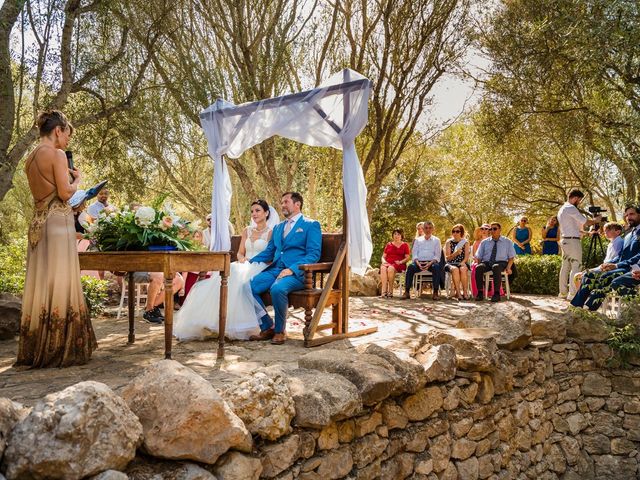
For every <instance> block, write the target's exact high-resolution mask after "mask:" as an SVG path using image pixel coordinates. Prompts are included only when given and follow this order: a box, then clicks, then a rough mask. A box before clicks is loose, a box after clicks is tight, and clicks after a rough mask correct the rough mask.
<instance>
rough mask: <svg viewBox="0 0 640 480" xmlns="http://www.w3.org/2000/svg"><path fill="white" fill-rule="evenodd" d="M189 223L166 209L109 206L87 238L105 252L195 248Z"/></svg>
mask: <svg viewBox="0 0 640 480" xmlns="http://www.w3.org/2000/svg"><path fill="white" fill-rule="evenodd" d="M193 233H194V231H193V229H192V228H191V227H190V226H189V222H187V221H186V220H184V219H182V218H180V217H179V216H178V215H176V214H175V212H173V210H172V209H171V207H170V205H168V204H165V205H164V206H163V207H162V208H158V207H157V206H156V208H154V207H149V206H141V207H138V208H137V209H135V210H130V209H129V208H128V207H125V208H124V209H122V210H115V209H112V208H109V207H107V208H105V209H104V210H103V211H102V212H100V215H99V216H98V218H97V219H95V220H94V221H93V222H92V223H90V224H89V225H88V226H87V227H86V233H85V238H88V239H89V240H91V242H92V244H94V245H95V247H96V248H97V249H98V250H99V251H101V252H109V251H123V250H124V251H126V250H194V249H195V248H196V247H195V244H194V242H193V241H192V238H193Z"/></svg>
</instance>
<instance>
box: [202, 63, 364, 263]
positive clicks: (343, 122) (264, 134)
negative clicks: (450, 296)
mask: <svg viewBox="0 0 640 480" xmlns="http://www.w3.org/2000/svg"><path fill="white" fill-rule="evenodd" d="M370 90H371V82H370V81H369V80H368V79H367V78H365V77H363V76H362V75H360V74H359V73H357V72H355V71H353V70H349V69H345V70H343V71H341V72H338V73H336V74H334V75H332V76H331V77H330V78H329V79H328V80H327V81H325V82H324V83H323V84H322V85H321V86H319V87H318V88H314V89H313V90H308V91H305V92H300V93H294V94H290V95H284V96H282V97H275V98H270V99H267V100H260V101H258V102H253V103H245V104H242V105H234V104H233V103H230V102H227V101H225V100H222V99H218V100H217V101H216V102H215V103H214V104H213V105H211V106H209V107H208V108H207V109H205V110H204V111H203V112H202V113H200V122H201V124H202V128H203V129H204V132H205V135H206V137H207V141H208V143H209V155H210V156H211V158H213V161H214V177H213V197H212V199H211V211H212V219H213V229H212V232H211V234H212V235H211V237H212V238H211V247H210V248H211V250H229V249H230V248H231V239H230V236H229V229H228V223H229V216H230V213H231V193H232V192H231V180H230V178H229V171H228V167H227V165H226V163H225V161H224V159H223V157H222V156H223V155H227V156H228V157H231V158H238V157H239V156H240V155H242V153H243V152H245V151H246V150H247V149H249V148H251V147H253V146H254V145H257V144H258V143H260V142H262V141H264V140H266V139H267V138H270V137H272V136H274V135H280V136H281V137H286V138H289V139H291V140H295V141H298V142H300V143H304V144H307V145H311V146H314V147H333V148H336V149H339V150H342V155H343V163H342V179H343V188H344V197H345V203H346V209H347V212H348V214H349V219H348V222H347V226H348V232H345V233H347V237H348V239H349V249H348V253H349V265H350V266H351V268H352V270H353V272H354V273H358V274H361V275H362V274H364V272H365V270H366V268H367V265H368V264H369V260H370V259H371V253H372V250H373V244H372V242H371V232H370V229H369V217H368V216H367V208H366V199H367V187H366V185H365V183H364V175H363V174H362V167H361V166H360V162H359V160H358V155H357V153H356V148H355V143H354V142H355V138H356V136H357V135H358V134H359V133H360V132H361V131H362V129H363V128H364V126H365V125H366V123H367V118H368V117H367V110H368V101H369V92H370Z"/></svg>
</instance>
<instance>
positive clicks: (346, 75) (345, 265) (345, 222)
mask: <svg viewBox="0 0 640 480" xmlns="http://www.w3.org/2000/svg"><path fill="white" fill-rule="evenodd" d="M350 72H351V71H350V70H349V69H346V68H345V69H344V70H343V71H342V76H343V81H344V82H345V83H346V82H349V81H350V80H351V73H350ZM350 109H351V94H350V93H349V92H348V91H344V92H343V94H342V129H343V130H344V128H345V126H346V125H347V122H348V121H349V115H350V114H351V111H350ZM342 152H343V154H342V155H343V159H342V162H343V164H344V146H343V150H342ZM342 171H343V174H342V175H343V178H342V232H343V234H344V245H345V249H346V253H345V256H344V260H343V261H342V269H341V273H342V332H341V333H348V332H349V284H350V283H351V282H350V278H349V256H350V255H351V252H349V216H348V212H347V193H346V192H345V190H344V167H343V170H342Z"/></svg>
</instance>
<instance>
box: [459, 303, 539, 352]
mask: <svg viewBox="0 0 640 480" xmlns="http://www.w3.org/2000/svg"><path fill="white" fill-rule="evenodd" d="M456 327H458V328H488V329H489V330H493V331H494V332H495V336H494V338H495V339H496V343H497V344H498V347H500V348H506V349H507V350H516V349H520V348H524V347H526V346H527V345H528V344H529V341H530V340H531V336H532V335H531V313H529V309H528V308H526V307H523V306H522V305H520V304H517V303H515V302H505V303H491V304H489V305H486V306H485V305H483V306H481V307H479V308H475V309H474V310H473V311H472V312H471V313H470V314H469V316H468V317H466V318H463V319H462V320H460V321H458V324H457V325H456Z"/></svg>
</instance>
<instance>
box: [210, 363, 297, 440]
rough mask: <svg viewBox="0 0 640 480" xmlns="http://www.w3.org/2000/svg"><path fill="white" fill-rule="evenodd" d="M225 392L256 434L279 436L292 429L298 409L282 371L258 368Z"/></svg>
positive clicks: (231, 404) (226, 398) (230, 403)
mask: <svg viewBox="0 0 640 480" xmlns="http://www.w3.org/2000/svg"><path fill="white" fill-rule="evenodd" d="M222 396H223V397H224V399H225V400H226V401H227V402H228V403H229V406H230V407H231V410H233V411H234V413H235V414H236V415H238V417H240V419H241V420H242V421H243V422H244V424H245V425H246V426H247V428H248V429H249V431H250V432H251V433H252V434H254V435H259V436H260V437H262V438H266V439H268V440H276V439H278V438H280V437H282V436H283V435H285V434H287V433H289V432H291V420H292V419H293V417H294V416H295V414H296V410H295V408H294V403H293V399H292V398H291V392H290V391H289V385H288V382H287V380H286V379H285V377H284V376H283V375H282V373H281V372H277V371H276V370H273V369H272V370H258V371H255V372H254V373H253V374H252V375H251V376H250V377H248V378H245V379H243V380H242V381H241V382H240V383H238V384H235V385H232V386H231V387H229V388H228V389H226V390H225V391H224V392H223V394H222Z"/></svg>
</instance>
